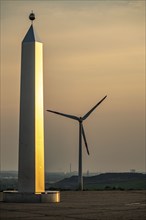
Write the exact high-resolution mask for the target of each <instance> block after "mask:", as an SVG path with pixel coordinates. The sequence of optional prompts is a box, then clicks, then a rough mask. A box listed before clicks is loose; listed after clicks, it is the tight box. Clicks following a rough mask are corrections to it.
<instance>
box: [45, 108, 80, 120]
mask: <svg viewBox="0 0 146 220" xmlns="http://www.w3.org/2000/svg"><path fill="white" fill-rule="evenodd" d="M47 111H48V112H52V113H54V114H57V115H61V116H64V117H67V118H71V119H74V120H77V121H79V118H78V117H76V116H74V115H68V114H64V113H61V112H56V111H51V110H47Z"/></svg>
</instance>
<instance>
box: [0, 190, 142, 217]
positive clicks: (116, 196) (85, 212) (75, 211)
mask: <svg viewBox="0 0 146 220" xmlns="http://www.w3.org/2000/svg"><path fill="white" fill-rule="evenodd" d="M0 211H1V212H0V213H1V214H0V219H1V220H7V219H9V220H17V219H22V220H24V219H27V220H74V219H76V220H88V219H90V220H144V219H146V191H145V190H139V191H135V190H128V191H126V190H124V191H82V192H79V191H62V192H61V202H60V203H56V204H55V203H50V204H46V203H43V204H41V203H40V204H26V203H23V204H22V203H19V204H17V203H3V202H1V203H0Z"/></svg>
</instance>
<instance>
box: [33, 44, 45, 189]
mask: <svg viewBox="0 0 146 220" xmlns="http://www.w3.org/2000/svg"><path fill="white" fill-rule="evenodd" d="M35 54H36V57H35V192H36V193H37V192H44V191H45V183H44V117H43V115H44V109H43V63H42V62H43V54H42V43H39V42H35Z"/></svg>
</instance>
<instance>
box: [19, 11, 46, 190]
mask: <svg viewBox="0 0 146 220" xmlns="http://www.w3.org/2000/svg"><path fill="white" fill-rule="evenodd" d="M29 18H30V20H31V21H32V24H31V26H30V28H29V30H28V32H27V33H26V35H25V37H24V39H23V41H22V53H21V91H20V126H19V173H18V191H19V192H29V193H40V192H44V191H45V181H44V110H43V44H42V43H41V42H40V40H38V38H37V37H36V34H35V31H34V27H33V20H34V19H35V16H34V14H33V13H31V14H30V16H29Z"/></svg>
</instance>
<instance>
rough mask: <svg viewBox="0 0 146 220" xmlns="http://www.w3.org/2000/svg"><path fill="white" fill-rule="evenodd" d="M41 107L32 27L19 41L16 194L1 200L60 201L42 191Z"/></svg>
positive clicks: (38, 54)
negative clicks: (19, 85) (18, 123)
mask: <svg viewBox="0 0 146 220" xmlns="http://www.w3.org/2000/svg"><path fill="white" fill-rule="evenodd" d="M29 18H30V20H32V21H33V20H34V19H35V16H34V14H33V13H31V14H30V17H29ZM43 106H44V105H43V44H42V43H41V42H40V40H38V38H37V37H36V34H35V31H34V28H33V24H31V26H30V28H29V30H28V32H27V34H26V36H25V37H24V39H23V41H22V54H21V91H20V127H19V167H18V192H17V191H7V192H4V201H7V202H43V201H44V202H47V201H48V202H50V201H51V200H52V202H59V200H60V199H59V196H58V194H59V192H52V191H51V192H48V191H47V192H45V176H44V174H45V172H44V109H43ZM52 195H53V196H52ZM55 195H56V198H55V199H54V197H55Z"/></svg>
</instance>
